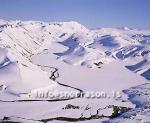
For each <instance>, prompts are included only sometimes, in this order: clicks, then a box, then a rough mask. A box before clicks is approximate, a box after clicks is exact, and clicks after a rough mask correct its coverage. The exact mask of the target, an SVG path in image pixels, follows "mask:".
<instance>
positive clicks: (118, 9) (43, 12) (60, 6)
mask: <svg viewBox="0 0 150 123" xmlns="http://www.w3.org/2000/svg"><path fill="white" fill-rule="evenodd" d="M0 19H6V20H10V19H11V20H40V21H48V22H50V21H72V20H73V21H78V22H79V23H81V24H83V25H85V26H87V27H90V28H96V27H124V26H127V27H132V28H146V29H150V0H0Z"/></svg>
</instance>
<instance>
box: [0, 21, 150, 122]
mask: <svg viewBox="0 0 150 123" xmlns="http://www.w3.org/2000/svg"><path fill="white" fill-rule="evenodd" d="M148 80H150V30H138V29H129V28H127V27H125V28H101V29H95V30H94V29H92V30H91V29H88V28H86V27H84V26H83V25H81V24H79V23H77V22H73V21H72V22H51V23H46V22H39V21H5V20H0V100H1V102H0V103H1V104H0V110H1V111H0V119H3V118H4V117H9V118H12V119H17V120H19V121H20V120H21V118H23V119H24V120H28V122H29V121H30V122H33V121H35V122H45V121H47V122H48V121H51V120H54V121H55V120H57V119H58V120H63V118H64V120H65V118H66V119H67V118H72V119H71V120H75V121H80V120H85V121H86V122H87V120H88V118H89V119H95V117H96V119H103V118H102V116H104V117H107V118H109V117H111V115H112V114H113V111H114V106H118V107H126V108H133V107H135V105H136V103H133V102H132V100H129V99H128V95H129V94H127V93H125V92H124V90H127V89H130V88H132V87H136V86H137V85H142V84H144V83H149V81H148ZM49 91H50V92H56V91H57V92H66V91H67V92H69V93H70V92H73V93H77V94H78V97H75V98H72V97H65V98H64V97H63V98H62V97H55V98H49V97H47V98H37V97H36V96H37V93H38V94H40V95H42V94H46V93H48V92H49ZM87 91H94V92H97V91H104V92H106V93H107V94H108V93H109V96H110V94H111V93H112V92H116V91H117V92H118V93H119V94H121V95H122V97H119V98H109V99H108V98H106V99H94V100H92V99H89V100H87V99H85V98H81V95H82V94H86V92H87ZM127 92H128V91H127ZM59 100H61V101H59ZM62 100H63V101H62ZM65 100H68V101H65ZM25 101H26V102H25ZM34 101H36V102H34ZM47 101H54V102H47ZM55 101H58V102H55ZM144 101H145V100H144ZM20 102H21V103H20ZM83 102H84V103H83ZM12 103H13V106H12ZM101 103H103V105H102V104H101ZM68 104H70V105H77V107H76V108H77V109H75V110H73V109H72V110H71V111H70V110H69V111H68V110H62V109H64V106H68ZM18 105H19V106H18ZM40 105H44V106H43V108H39V109H37V107H38V106H40ZM58 105H59V107H58V108H56V106H58ZM110 105H111V106H110ZM87 106H89V110H86V108H87ZM109 106H110V107H109ZM7 107H9V108H10V110H11V111H10V110H9V111H8V108H7ZM70 107H71V106H70ZM106 107H107V108H106ZM20 108H21V109H22V111H20ZM26 108H27V109H26ZM28 108H32V109H33V110H32V111H33V112H32V111H31V112H30V111H29V110H28ZM100 109H103V110H100ZM104 109H105V110H106V111H104ZM107 109H108V110H107ZM112 109H113V111H111V112H110V114H107V113H106V112H108V111H109V110H112ZM14 110H15V111H16V112H17V113H15V114H14ZM35 112H36V113H35ZM48 112H49V113H48ZM57 112H60V114H57ZM71 112H73V113H71ZM97 112H98V113H97ZM52 114H53V115H52ZM95 114H96V115H95ZM94 116H95V117H94ZM60 117H62V119H61V118H60ZM93 117H94V118H93ZM80 118H81V119H80ZM82 118H83V119H82ZM23 119H22V120H23ZM31 119H36V120H31ZM41 119H42V120H41ZM3 120H5V119H3ZM22 120H21V121H22ZM67 120H68V119H67ZM107 120H108V119H107ZM21 121H20V122H21ZM22 122H27V121H22ZM98 122H100V120H98ZM110 122H111V121H110Z"/></svg>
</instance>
